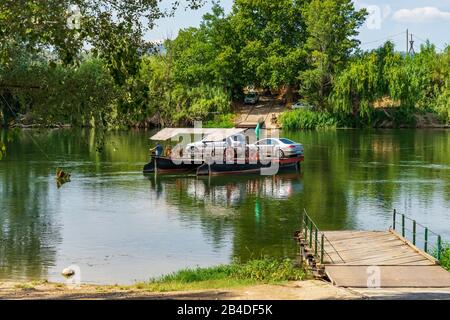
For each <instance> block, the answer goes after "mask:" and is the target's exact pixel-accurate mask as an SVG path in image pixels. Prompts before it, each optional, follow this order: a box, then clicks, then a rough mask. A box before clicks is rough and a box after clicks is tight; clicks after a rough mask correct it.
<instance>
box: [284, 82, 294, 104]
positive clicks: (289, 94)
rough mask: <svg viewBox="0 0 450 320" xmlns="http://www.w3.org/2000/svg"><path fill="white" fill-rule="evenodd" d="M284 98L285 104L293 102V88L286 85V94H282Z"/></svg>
mask: <svg viewBox="0 0 450 320" xmlns="http://www.w3.org/2000/svg"><path fill="white" fill-rule="evenodd" d="M284 98H285V99H286V102H287V103H292V102H295V93H294V86H293V85H290V84H288V85H287V86H286V92H285V94H284Z"/></svg>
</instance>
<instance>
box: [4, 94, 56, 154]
mask: <svg viewBox="0 0 450 320" xmlns="http://www.w3.org/2000/svg"><path fill="white" fill-rule="evenodd" d="M0 97H2V99H3V101H4V102H5V104H6V106H7V107H8V109H9V110H10V111H11V113H12V114H13V116H14V117H15V118H16V120H19V117H18V116H17V114H16V113H15V112H14V110H13V109H12V107H11V105H10V104H9V102H8V101H7V100H6V99H5V97H4V96H3V94H0ZM23 131H24V132H26V134H27V135H28V137H29V138H30V139H31V141H32V142H33V143H34V144H35V145H36V147H37V148H38V150H39V151H40V152H41V153H42V154H43V155H44V156H45V157H46V158H47V160H49V161H50V158H49V156H48V155H47V154H46V153H45V151H44V150H43V149H42V148H41V147H40V146H39V144H38V143H37V141H36V140H35V139H34V138H33V137H32V136H31V134H29V133H28V132H27V130H23Z"/></svg>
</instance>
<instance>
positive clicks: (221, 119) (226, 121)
mask: <svg viewBox="0 0 450 320" xmlns="http://www.w3.org/2000/svg"><path fill="white" fill-rule="evenodd" d="M235 117H236V116H235V115H234V114H232V113H227V114H217V115H215V116H214V119H212V120H209V121H206V122H205V123H203V127H204V128H233V127H234V125H235V122H234V119H235Z"/></svg>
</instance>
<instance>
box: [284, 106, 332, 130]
mask: <svg viewBox="0 0 450 320" xmlns="http://www.w3.org/2000/svg"><path fill="white" fill-rule="evenodd" d="M280 121H281V123H282V125H283V129H286V130H300V129H318V128H335V127H336V126H337V125H338V120H337V119H336V117H335V116H334V115H333V114H331V113H329V112H326V111H323V112H315V111H311V110H302V109H297V110H292V111H288V112H285V113H283V114H282V115H281V119H280Z"/></svg>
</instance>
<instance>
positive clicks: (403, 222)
mask: <svg viewBox="0 0 450 320" xmlns="http://www.w3.org/2000/svg"><path fill="white" fill-rule="evenodd" d="M402 237H403V238H404V237H405V215H404V214H402Z"/></svg>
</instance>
